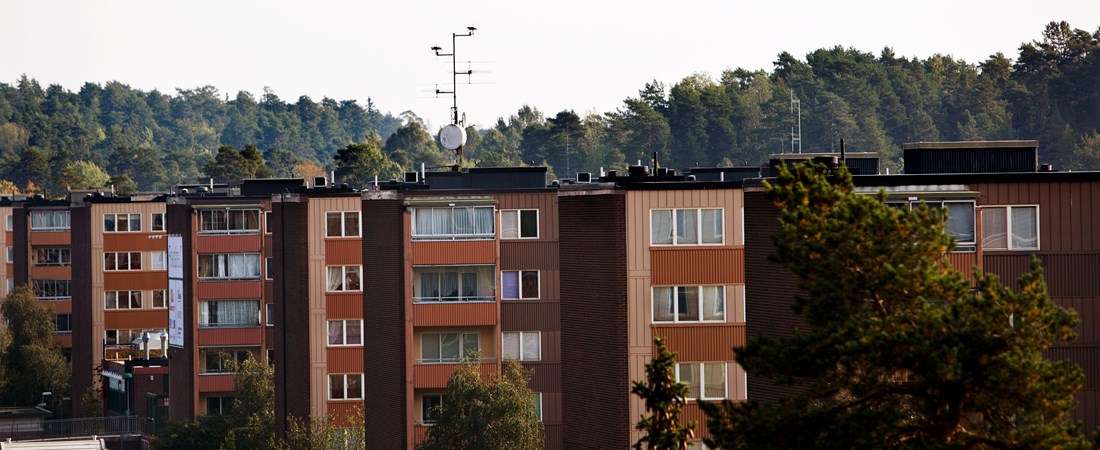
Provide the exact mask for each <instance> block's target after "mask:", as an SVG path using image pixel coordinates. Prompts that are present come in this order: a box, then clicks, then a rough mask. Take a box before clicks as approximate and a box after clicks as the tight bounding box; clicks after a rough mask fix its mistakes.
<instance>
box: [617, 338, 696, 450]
mask: <svg viewBox="0 0 1100 450" xmlns="http://www.w3.org/2000/svg"><path fill="white" fill-rule="evenodd" d="M653 345H654V346H656V347H657V355H656V356H654V357H653V360H652V361H650V362H649V364H646V365H645V374H646V380H645V381H644V382H642V381H635V382H634V388H632V389H631V390H630V393H632V394H634V395H637V396H638V397H641V398H642V399H643V400H645V409H646V411H649V416H644V417H642V419H641V420H639V421H638V424H637V425H636V426H635V427H634V428H637V429H638V430H641V431H644V432H645V436H642V437H641V439H638V442H636V443H635V444H634V448H635V449H642V448H646V449H651V450H684V449H686V448H687V443H688V441H689V440H691V438H692V437H694V434H693V433H692V430H693V429H694V428H695V423H694V422H693V423H689V424H687V425H684V424H683V421H682V420H681V419H680V414H681V413H683V411H684V398H685V397H687V394H688V386H687V385H686V384H683V383H680V382H678V381H676V354H675V353H672V352H670V351H668V348H666V347H665V343H664V340H662V339H661V338H660V337H654V338H653ZM643 443H644V446H643Z"/></svg>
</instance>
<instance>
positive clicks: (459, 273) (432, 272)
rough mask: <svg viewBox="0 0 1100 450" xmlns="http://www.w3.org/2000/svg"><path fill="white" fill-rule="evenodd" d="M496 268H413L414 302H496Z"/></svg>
mask: <svg viewBox="0 0 1100 450" xmlns="http://www.w3.org/2000/svg"><path fill="white" fill-rule="evenodd" d="M494 269H495V268H494V266H457V267H456V266H425V267H413V301H414V302H417V303H433V302H475V301H493V300H495V298H496V283H494V278H495V277H494V276H493V271H494Z"/></svg>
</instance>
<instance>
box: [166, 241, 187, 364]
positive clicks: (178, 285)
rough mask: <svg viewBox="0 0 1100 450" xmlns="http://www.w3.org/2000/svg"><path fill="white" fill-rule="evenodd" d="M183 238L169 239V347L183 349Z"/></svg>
mask: <svg viewBox="0 0 1100 450" xmlns="http://www.w3.org/2000/svg"><path fill="white" fill-rule="evenodd" d="M183 309H184V308H183V237H181V236H169V237H168V345H169V346H170V347H176V348H183V328H184V327H183Z"/></svg>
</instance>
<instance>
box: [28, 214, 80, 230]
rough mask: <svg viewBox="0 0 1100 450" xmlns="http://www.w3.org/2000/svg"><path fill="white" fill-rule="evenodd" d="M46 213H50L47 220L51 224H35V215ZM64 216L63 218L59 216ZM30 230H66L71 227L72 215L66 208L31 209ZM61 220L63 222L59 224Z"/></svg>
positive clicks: (39, 215)
mask: <svg viewBox="0 0 1100 450" xmlns="http://www.w3.org/2000/svg"><path fill="white" fill-rule="evenodd" d="M46 214H50V215H51V219H50V220H49V222H51V223H52V224H51V225H49V226H42V225H37V226H36V225H35V224H34V222H35V220H34V219H35V217H43V216H44V215H46ZM62 217H64V220H61V218H62ZM30 222H31V227H30V228H31V231H66V230H68V229H69V228H70V227H72V216H71V215H70V214H69V211H68V210H62V211H58V210H46V211H31V213H30ZM61 222H64V223H63V224H61Z"/></svg>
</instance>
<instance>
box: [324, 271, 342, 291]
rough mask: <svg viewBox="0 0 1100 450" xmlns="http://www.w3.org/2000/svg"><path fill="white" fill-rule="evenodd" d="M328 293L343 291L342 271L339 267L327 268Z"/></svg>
mask: <svg viewBox="0 0 1100 450" xmlns="http://www.w3.org/2000/svg"><path fill="white" fill-rule="evenodd" d="M327 290H329V291H342V290H344V270H343V267H341V266H335V267H329V268H328V289H327Z"/></svg>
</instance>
